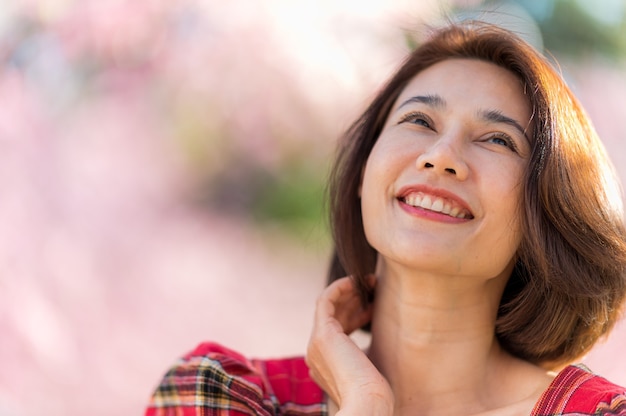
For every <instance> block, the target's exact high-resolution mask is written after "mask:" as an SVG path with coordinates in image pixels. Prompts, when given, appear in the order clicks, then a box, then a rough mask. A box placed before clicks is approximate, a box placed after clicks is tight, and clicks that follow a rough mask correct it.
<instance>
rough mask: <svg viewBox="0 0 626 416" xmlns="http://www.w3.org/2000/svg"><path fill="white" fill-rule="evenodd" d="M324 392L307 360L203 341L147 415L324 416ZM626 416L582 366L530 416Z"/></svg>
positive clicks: (619, 393) (621, 395)
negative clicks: (250, 354) (252, 355)
mask: <svg viewBox="0 0 626 416" xmlns="http://www.w3.org/2000/svg"><path fill="white" fill-rule="evenodd" d="M327 414H328V411H327V407H326V396H325V394H324V392H323V391H322V390H321V389H320V388H319V387H318V386H317V384H315V382H314V381H313V380H312V379H311V378H310V377H309V370H308V368H307V366H306V364H305V363H304V359H303V358H302V357H300V358H289V359H283V360H248V359H246V358H245V357H243V356H242V355H240V354H239V353H237V352H235V351H232V350H229V349H227V348H225V347H222V346H220V345H218V344H213V343H205V344H200V346H198V347H197V348H196V349H195V350H194V351H193V352H191V353H189V354H187V355H186V356H185V357H183V358H182V359H181V360H179V362H178V363H177V364H176V365H175V366H174V367H173V368H172V369H171V370H170V371H169V372H168V373H167V374H166V375H165V377H164V378H163V380H162V381H161V384H160V385H159V386H158V387H157V389H156V391H155V393H154V395H153V396H152V399H151V401H150V404H149V406H148V408H147V410H146V413H145V415H146V416H213V415H231V416H243V415H261V416H270V415H276V416H279V415H280V416H326V415H327ZM593 415H596V416H597V415H605V416H606V415H617V416H626V389H624V388H622V387H619V386H617V385H615V384H612V383H610V382H609V381H607V380H605V379H604V378H602V377H599V376H596V375H594V374H593V373H591V372H590V371H589V370H588V369H587V368H585V367H584V366H580V365H579V366H569V367H566V368H565V369H564V370H562V371H561V372H560V373H559V374H558V375H557V376H556V378H555V379H554V381H553V382H552V383H551V384H550V387H549V388H548V389H547V390H546V391H545V392H544V393H543V395H542V396H541V398H540V399H539V401H538V402H537V404H536V405H535V408H534V410H533V412H532V413H531V415H530V416H593Z"/></svg>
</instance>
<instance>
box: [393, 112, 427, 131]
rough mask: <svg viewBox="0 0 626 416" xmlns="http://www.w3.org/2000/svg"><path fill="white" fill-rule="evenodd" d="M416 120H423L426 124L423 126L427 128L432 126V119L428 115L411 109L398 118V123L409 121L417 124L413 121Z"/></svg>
mask: <svg viewBox="0 0 626 416" xmlns="http://www.w3.org/2000/svg"><path fill="white" fill-rule="evenodd" d="M417 120H421V121H423V122H425V123H426V126H424V127H426V128H429V129H432V128H433V127H432V126H433V124H434V123H433V121H432V119H431V118H430V117H428V116H427V115H426V114H424V113H420V112H418V111H412V112H410V113H408V114H405V115H404V116H403V117H402V118H401V119H400V121H399V122H398V124H401V123H406V122H411V123H413V124H417V123H415V121H417Z"/></svg>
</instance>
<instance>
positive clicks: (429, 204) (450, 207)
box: [398, 192, 474, 220]
mask: <svg viewBox="0 0 626 416" xmlns="http://www.w3.org/2000/svg"><path fill="white" fill-rule="evenodd" d="M398 199H399V200H400V201H402V202H404V203H405V204H407V205H410V206H412V207H417V208H422V209H427V210H429V211H434V212H440V213H442V214H445V215H449V216H451V217H453V218H460V219H470V220H471V219H472V218H474V216H473V215H472V213H471V212H470V211H468V210H467V209H466V208H464V207H462V206H460V205H459V204H458V203H456V202H455V201H453V200H450V199H446V198H441V197H437V196H433V195H427V194H424V193H422V192H412V193H410V194H408V195H405V196H403V197H400V198H398Z"/></svg>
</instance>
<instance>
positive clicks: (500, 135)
mask: <svg viewBox="0 0 626 416" xmlns="http://www.w3.org/2000/svg"><path fill="white" fill-rule="evenodd" d="M492 139H500V140H503V141H504V142H505V146H506V147H508V148H509V149H511V150H512V151H513V152H515V153H519V151H518V149H517V145H516V144H515V140H513V139H512V138H511V137H510V136H509V135H508V134H504V133H496V134H492V135H491V136H489V137H488V138H487V141H489V140H492Z"/></svg>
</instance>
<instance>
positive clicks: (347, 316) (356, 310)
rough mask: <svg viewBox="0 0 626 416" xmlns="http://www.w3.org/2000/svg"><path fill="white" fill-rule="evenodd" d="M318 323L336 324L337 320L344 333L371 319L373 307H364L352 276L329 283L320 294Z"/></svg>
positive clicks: (317, 312)
mask: <svg viewBox="0 0 626 416" xmlns="http://www.w3.org/2000/svg"><path fill="white" fill-rule="evenodd" d="M315 319H316V324H318V325H330V327H331V328H334V327H335V326H336V323H335V322H332V321H333V320H336V321H337V322H338V323H339V325H340V326H341V330H342V332H344V333H347V334H349V333H351V332H353V331H354V330H356V329H358V328H360V327H362V326H363V325H365V324H366V323H367V322H369V320H370V319H371V307H370V306H368V307H367V308H365V309H364V308H363V306H362V304H361V300H360V296H359V294H358V292H357V289H356V287H355V285H354V282H353V281H352V279H350V278H347V277H346V278H342V279H338V280H337V281H335V282H333V283H332V284H331V285H329V286H328V287H327V288H326V289H325V290H324V292H322V294H321V295H320V297H319V298H318V302H317V307H316V315H315Z"/></svg>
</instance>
